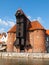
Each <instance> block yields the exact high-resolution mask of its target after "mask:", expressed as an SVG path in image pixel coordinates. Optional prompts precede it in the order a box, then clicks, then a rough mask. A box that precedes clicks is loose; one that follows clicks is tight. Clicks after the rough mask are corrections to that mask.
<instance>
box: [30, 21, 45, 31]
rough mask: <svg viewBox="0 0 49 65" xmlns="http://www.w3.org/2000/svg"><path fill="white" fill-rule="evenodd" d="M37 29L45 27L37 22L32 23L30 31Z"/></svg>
mask: <svg viewBox="0 0 49 65" xmlns="http://www.w3.org/2000/svg"><path fill="white" fill-rule="evenodd" d="M36 29H44V27H43V26H42V25H41V24H40V23H39V21H37V20H36V21H32V22H31V25H30V28H29V30H36Z"/></svg>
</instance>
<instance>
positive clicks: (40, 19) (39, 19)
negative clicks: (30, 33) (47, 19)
mask: <svg viewBox="0 0 49 65" xmlns="http://www.w3.org/2000/svg"><path fill="white" fill-rule="evenodd" d="M36 20H37V21H39V22H40V23H44V20H43V19H42V18H41V17H37V18H35V19H33V21H36Z"/></svg>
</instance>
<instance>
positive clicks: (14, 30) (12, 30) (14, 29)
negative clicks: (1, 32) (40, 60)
mask: <svg viewBox="0 0 49 65" xmlns="http://www.w3.org/2000/svg"><path fill="white" fill-rule="evenodd" d="M12 32H13V33H15V32H16V24H15V25H14V26H13V27H12V28H11V29H10V30H9V31H8V32H7V33H12Z"/></svg>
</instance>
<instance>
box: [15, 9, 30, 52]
mask: <svg viewBox="0 0 49 65" xmlns="http://www.w3.org/2000/svg"><path fill="white" fill-rule="evenodd" d="M15 16H16V19H17V21H16V27H17V30H16V44H15V46H16V47H19V48H20V51H24V49H25V47H26V45H27V43H26V38H27V29H28V26H29V23H30V20H29V19H28V18H27V17H26V15H25V14H24V12H23V11H22V10H21V9H19V10H17V12H16V15H15Z"/></svg>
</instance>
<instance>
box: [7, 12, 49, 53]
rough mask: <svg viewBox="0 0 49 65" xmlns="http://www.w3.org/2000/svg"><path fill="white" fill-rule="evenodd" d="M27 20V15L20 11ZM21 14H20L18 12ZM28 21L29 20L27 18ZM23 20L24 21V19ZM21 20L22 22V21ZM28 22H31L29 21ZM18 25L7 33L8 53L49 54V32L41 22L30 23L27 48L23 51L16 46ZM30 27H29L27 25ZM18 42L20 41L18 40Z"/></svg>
mask: <svg viewBox="0 0 49 65" xmlns="http://www.w3.org/2000/svg"><path fill="white" fill-rule="evenodd" d="M20 12H21V14H23V15H24V16H23V17H25V18H26V15H25V14H24V13H23V12H22V11H20ZM18 13H19V12H18ZM26 19H27V18H26ZM22 20H23V19H22ZM22 20H21V21H22ZM27 21H29V20H28V19H27ZM16 26H17V25H14V26H13V27H12V28H11V29H10V30H9V31H8V32H7V33H8V40H7V51H9V52H29V53H30V52H41V53H44V52H49V50H48V49H49V30H46V29H45V28H44V27H43V26H42V25H41V24H40V23H39V21H37V20H36V21H30V23H29V27H28V28H27V33H26V46H25V47H24V48H23V49H22V48H20V46H19V45H17V46H16V45H15V44H16V40H17V37H16V36H17V35H16V31H17V30H18V29H17V27H16ZM27 26H28V25H27ZM17 41H18V40H17Z"/></svg>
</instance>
